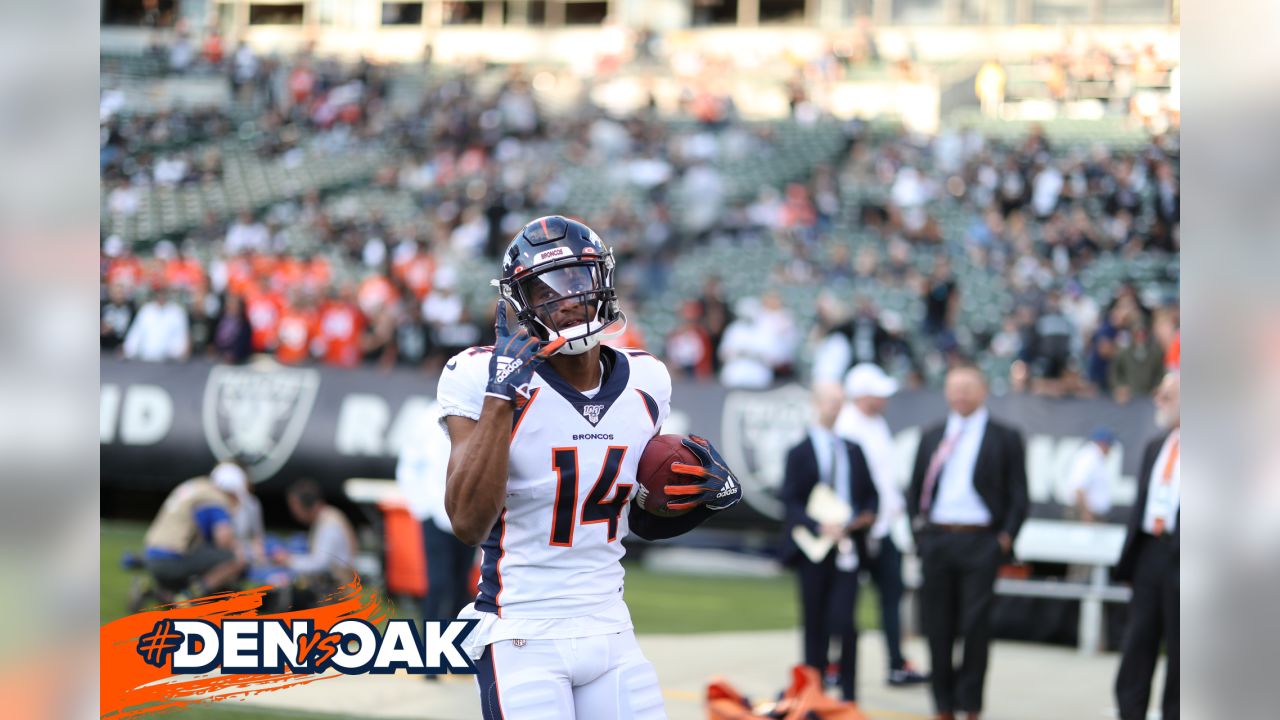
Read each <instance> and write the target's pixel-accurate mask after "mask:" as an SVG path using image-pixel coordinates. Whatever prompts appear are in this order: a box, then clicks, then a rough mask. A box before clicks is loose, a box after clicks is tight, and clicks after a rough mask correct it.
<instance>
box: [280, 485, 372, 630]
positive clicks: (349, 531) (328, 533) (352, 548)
mask: <svg viewBox="0 0 1280 720" xmlns="http://www.w3.org/2000/svg"><path fill="white" fill-rule="evenodd" d="M286 497H287V499H288V502H289V512H290V513H291V514H292V515H293V518H294V519H295V520H297V521H298V522H300V523H302V524H303V525H305V526H306V527H308V528H310V533H309V534H308V538H307V552H306V553H305V554H298V555H294V554H291V553H290V552H289V551H288V550H286V549H285V548H283V547H277V548H275V549H274V550H273V552H272V557H271V559H272V561H273V562H274V563H275V564H276V565H281V566H284V567H288V568H289V570H290V571H291V572H292V573H293V574H294V577H295V585H301V586H302V587H303V588H305V590H306V591H307V592H306V593H304V595H308V596H310V597H309V598H308V599H310V600H311V601H312V602H314V601H315V600H317V599H319V598H322V597H324V596H326V595H328V594H330V593H332V592H333V591H334V590H336V589H337V588H338V586H339V585H341V584H343V583H346V582H350V581H351V578H352V575H353V573H354V572H355V570H354V568H355V560H356V550H357V547H356V531H355V529H354V528H353V527H352V526H351V521H350V520H348V519H347V516H346V515H344V514H343V513H342V511H341V510H339V509H338V508H336V507H334V506H332V505H330V504H328V503H327V502H325V500H324V494H323V493H322V492H321V491H320V486H319V485H317V484H316V482H315V481H314V480H309V479H302V480H297V481H295V482H294V483H293V484H292V485H290V486H289V490H288V491H287V494H286ZM295 596H297V588H295ZM301 604H302V605H304V606H309V605H308V604H307V603H301Z"/></svg>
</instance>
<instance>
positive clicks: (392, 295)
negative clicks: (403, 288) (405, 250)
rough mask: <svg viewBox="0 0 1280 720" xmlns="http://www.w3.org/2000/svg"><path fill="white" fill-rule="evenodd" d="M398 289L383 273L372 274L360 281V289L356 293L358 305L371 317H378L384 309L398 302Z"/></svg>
mask: <svg viewBox="0 0 1280 720" xmlns="http://www.w3.org/2000/svg"><path fill="white" fill-rule="evenodd" d="M396 296H397V293H396V289H395V287H393V286H392V285H391V281H390V280H388V279H387V277H386V276H385V275H383V274H382V273H372V274H370V275H369V276H368V277H366V278H365V279H364V280H361V281H360V289H359V290H358V291H357V292H356V304H357V305H359V306H360V311H361V312H363V313H364V314H365V315H367V316H369V317H373V316H375V315H377V314H378V313H379V312H380V311H381V310H382V308H384V307H386V306H387V305H388V304H390V303H392V302H394V301H395V300H396Z"/></svg>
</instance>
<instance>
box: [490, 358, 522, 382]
mask: <svg viewBox="0 0 1280 720" xmlns="http://www.w3.org/2000/svg"><path fill="white" fill-rule="evenodd" d="M521 365H524V361H523V360H515V361H512V360H511V358H498V372H497V373H495V374H494V376H493V379H494V382H497V383H504V382H506V381H507V378H509V377H511V373H513V372H515V371H516V370H519V369H520V366H521Z"/></svg>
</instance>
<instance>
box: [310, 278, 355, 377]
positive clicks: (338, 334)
mask: <svg viewBox="0 0 1280 720" xmlns="http://www.w3.org/2000/svg"><path fill="white" fill-rule="evenodd" d="M364 324H365V319H364V315H362V314H361V313H360V308H359V307H358V306H357V305H356V302H355V289H354V288H353V287H352V286H351V284H350V283H344V284H343V285H342V286H340V287H339V288H332V289H330V291H329V299H328V300H327V301H326V302H325V303H324V305H323V306H322V307H321V308H320V320H319V332H318V333H317V336H316V347H317V348H318V349H319V351H320V356H321V360H322V361H323V362H324V363H325V364H326V365H332V366H335V367H356V366H357V365H359V364H360V357H361V356H360V338H361V337H363V335H364Z"/></svg>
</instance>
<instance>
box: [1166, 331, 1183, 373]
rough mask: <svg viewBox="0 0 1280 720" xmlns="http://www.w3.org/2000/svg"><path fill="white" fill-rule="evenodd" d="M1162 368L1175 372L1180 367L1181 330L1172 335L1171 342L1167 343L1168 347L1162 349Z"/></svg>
mask: <svg viewBox="0 0 1280 720" xmlns="http://www.w3.org/2000/svg"><path fill="white" fill-rule="evenodd" d="M1164 369H1165V370H1166V371H1168V372H1177V371H1178V370H1180V369H1182V332H1181V331H1179V332H1177V333H1176V334H1175V335H1174V336H1173V342H1171V343H1169V348H1168V349H1167V350H1165V351H1164Z"/></svg>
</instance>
